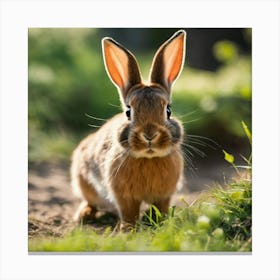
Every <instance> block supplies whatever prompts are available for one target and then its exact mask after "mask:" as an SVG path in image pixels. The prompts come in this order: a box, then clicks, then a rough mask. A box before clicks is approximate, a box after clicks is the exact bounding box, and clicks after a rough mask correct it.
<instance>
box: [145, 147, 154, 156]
mask: <svg viewBox="0 0 280 280" xmlns="http://www.w3.org/2000/svg"><path fill="white" fill-rule="evenodd" d="M146 153H147V154H151V155H152V154H154V153H155V151H154V150H152V149H151V148H149V149H148V150H147V151H146Z"/></svg>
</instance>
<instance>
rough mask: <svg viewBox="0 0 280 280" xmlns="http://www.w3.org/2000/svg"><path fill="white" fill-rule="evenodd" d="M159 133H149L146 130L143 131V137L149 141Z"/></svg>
mask: <svg viewBox="0 0 280 280" xmlns="http://www.w3.org/2000/svg"><path fill="white" fill-rule="evenodd" d="M157 135H158V132H155V133H153V134H147V133H145V132H143V133H142V138H143V139H144V140H145V141H148V142H151V141H152V140H154V139H155V138H156V137H157Z"/></svg>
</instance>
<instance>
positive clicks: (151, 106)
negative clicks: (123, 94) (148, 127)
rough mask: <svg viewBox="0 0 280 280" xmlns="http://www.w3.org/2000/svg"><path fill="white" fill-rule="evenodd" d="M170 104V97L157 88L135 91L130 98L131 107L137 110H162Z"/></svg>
mask: <svg viewBox="0 0 280 280" xmlns="http://www.w3.org/2000/svg"><path fill="white" fill-rule="evenodd" d="M168 103H169V96H168V95H167V94H166V93H164V92H163V91H161V90H160V89H157V88H150V87H145V88H143V89H140V90H137V91H134V92H133V93H131V95H130V98H129V105H130V106H131V107H132V108H135V109H136V110H139V109H142V108H144V109H147V110H153V111H154V110H156V109H159V110H162V108H164V107H165V106H167V105H168Z"/></svg>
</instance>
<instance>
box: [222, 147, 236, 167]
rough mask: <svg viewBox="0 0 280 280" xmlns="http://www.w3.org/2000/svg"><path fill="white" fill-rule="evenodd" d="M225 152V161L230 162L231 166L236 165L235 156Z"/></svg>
mask: <svg viewBox="0 0 280 280" xmlns="http://www.w3.org/2000/svg"><path fill="white" fill-rule="evenodd" d="M223 152H224V155H225V157H224V158H225V160H226V161H227V162H229V163H230V164H233V163H234V156H233V155H231V154H229V153H227V152H226V151H225V150H223Z"/></svg>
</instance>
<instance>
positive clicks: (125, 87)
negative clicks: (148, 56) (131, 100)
mask: <svg viewBox="0 0 280 280" xmlns="http://www.w3.org/2000/svg"><path fill="white" fill-rule="evenodd" d="M102 50H103V58H104V63H105V66H106V70H107V73H108V76H109V77H110V78H111V80H112V82H113V83H114V84H115V85H116V86H117V87H118V88H119V90H120V92H121V94H122V97H123V99H125V97H126V95H127V92H128V91H129V89H130V88H131V87H132V86H134V85H136V84H140V83H141V81H142V79H141V74H140V70H139V67H138V64H137V61H136V59H135V57H134V55H133V54H132V53H131V52H130V51H128V50H127V49H126V48H125V47H123V46H121V45H120V44H118V43H117V42H116V41H114V40H113V39H112V38H104V39H103V40H102Z"/></svg>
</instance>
